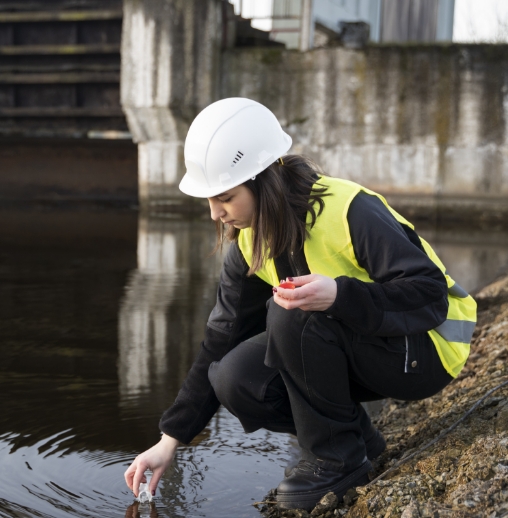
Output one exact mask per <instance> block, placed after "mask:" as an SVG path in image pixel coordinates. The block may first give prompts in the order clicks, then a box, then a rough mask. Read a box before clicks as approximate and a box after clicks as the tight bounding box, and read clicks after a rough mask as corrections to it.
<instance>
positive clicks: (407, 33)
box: [230, 0, 455, 50]
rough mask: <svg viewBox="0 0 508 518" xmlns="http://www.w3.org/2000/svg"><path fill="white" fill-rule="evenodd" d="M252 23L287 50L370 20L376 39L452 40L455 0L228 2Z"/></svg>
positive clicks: (304, 47)
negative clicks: (343, 24) (342, 24)
mask: <svg viewBox="0 0 508 518" xmlns="http://www.w3.org/2000/svg"><path fill="white" fill-rule="evenodd" d="M230 1H231V3H233V4H234V5H235V9H236V12H237V13H238V14H241V15H242V16H243V17H244V18H251V19H252V20H253V22H252V25H253V26H255V27H257V28H260V29H263V30H269V31H270V33H271V39H274V40H276V41H280V42H283V43H285V44H286V47H287V48H299V49H301V50H307V49H309V48H312V47H314V46H320V45H322V44H323V43H326V41H327V40H328V39H330V38H333V37H336V35H338V33H339V31H340V29H339V23H340V22H366V23H368V24H369V26H370V40H371V41H374V42H380V43H385V42H406V41H415V42H434V41H443V42H444V41H452V37H453V15H454V7H455V0H230Z"/></svg>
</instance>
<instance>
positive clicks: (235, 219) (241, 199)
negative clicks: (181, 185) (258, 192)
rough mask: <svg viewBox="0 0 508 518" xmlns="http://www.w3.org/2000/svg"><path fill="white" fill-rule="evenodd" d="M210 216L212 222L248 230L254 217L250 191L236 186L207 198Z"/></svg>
mask: <svg viewBox="0 0 508 518" xmlns="http://www.w3.org/2000/svg"><path fill="white" fill-rule="evenodd" d="M208 203H209V204H210V215H211V217H212V219H213V220H214V221H219V220H220V221H222V223H226V224H227V225H232V226H233V227H235V228H248V227H250V226H251V223H252V218H253V216H254V209H255V204H256V202H255V200H254V195H253V194H252V191H250V190H249V189H247V187H245V185H238V186H237V187H233V188H232V189H229V190H228V191H225V192H223V193H222V194H218V195H217V196H214V197H213V198H208Z"/></svg>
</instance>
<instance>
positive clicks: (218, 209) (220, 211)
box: [208, 200, 226, 221]
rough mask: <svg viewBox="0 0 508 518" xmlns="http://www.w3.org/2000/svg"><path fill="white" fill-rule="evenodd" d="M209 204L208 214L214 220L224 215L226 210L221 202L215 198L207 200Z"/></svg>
mask: <svg viewBox="0 0 508 518" xmlns="http://www.w3.org/2000/svg"><path fill="white" fill-rule="evenodd" d="M208 203H209V204H210V216H211V218H212V219H213V220H214V221H218V220H219V219H220V218H221V217H223V216H225V215H226V211H225V210H224V208H223V207H222V204H221V203H219V202H218V201H215V200H208Z"/></svg>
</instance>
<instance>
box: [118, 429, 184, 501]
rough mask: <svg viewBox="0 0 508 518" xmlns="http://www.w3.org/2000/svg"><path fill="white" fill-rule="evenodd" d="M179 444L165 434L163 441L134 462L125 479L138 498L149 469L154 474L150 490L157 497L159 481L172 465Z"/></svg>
mask: <svg viewBox="0 0 508 518" xmlns="http://www.w3.org/2000/svg"><path fill="white" fill-rule="evenodd" d="M179 444H180V443H179V442H178V441H177V440H176V439H173V437H170V436H169V435H165V434H163V435H162V437H161V440H160V441H159V442H158V443H157V444H156V445H155V446H152V447H151V448H150V449H149V450H146V451H145V452H143V453H141V454H140V455H138V456H137V457H136V458H135V459H134V462H133V463H132V464H131V465H130V466H129V467H128V468H127V471H126V472H125V474H124V477H125V482H126V483H127V485H128V486H129V489H131V490H132V492H133V493H134V496H135V497H136V498H137V496H138V494H139V484H140V483H141V482H143V483H146V477H145V471H146V470H147V469H149V470H150V471H152V473H153V475H152V479H151V480H150V488H149V489H150V492H151V493H152V495H155V490H156V489H157V485H158V483H159V480H160V479H161V477H162V474H163V473H164V472H165V471H166V469H167V468H168V467H169V465H170V464H171V461H172V460H173V457H174V456H175V453H176V448H177V447H178V445H179Z"/></svg>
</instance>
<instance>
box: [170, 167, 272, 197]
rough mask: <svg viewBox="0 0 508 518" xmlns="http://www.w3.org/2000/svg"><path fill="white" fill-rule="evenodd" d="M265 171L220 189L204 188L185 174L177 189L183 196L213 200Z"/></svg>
mask: <svg viewBox="0 0 508 518" xmlns="http://www.w3.org/2000/svg"><path fill="white" fill-rule="evenodd" d="M265 169H266V168H262V169H260V170H259V171H256V172H252V173H249V174H248V175H246V176H245V177H242V178H237V179H236V181H234V182H231V183H228V185H224V186H220V187H218V186H214V187H208V186H204V185H203V184H202V183H201V182H197V181H196V180H194V179H193V178H192V177H191V176H190V175H189V174H187V173H185V175H184V177H183V178H182V181H181V182H180V185H179V186H178V188H179V189H180V190H181V191H182V192H183V193H184V194H187V195H188V196H192V197H194V198H213V197H214V196H217V195H218V194H222V193H223V192H226V191H227V190H228V189H233V188H234V187H238V186H239V185H242V183H245V182H246V181H247V180H250V179H251V178H252V177H253V176H256V175H258V174H259V173H261V172H262V171H264V170H265Z"/></svg>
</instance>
